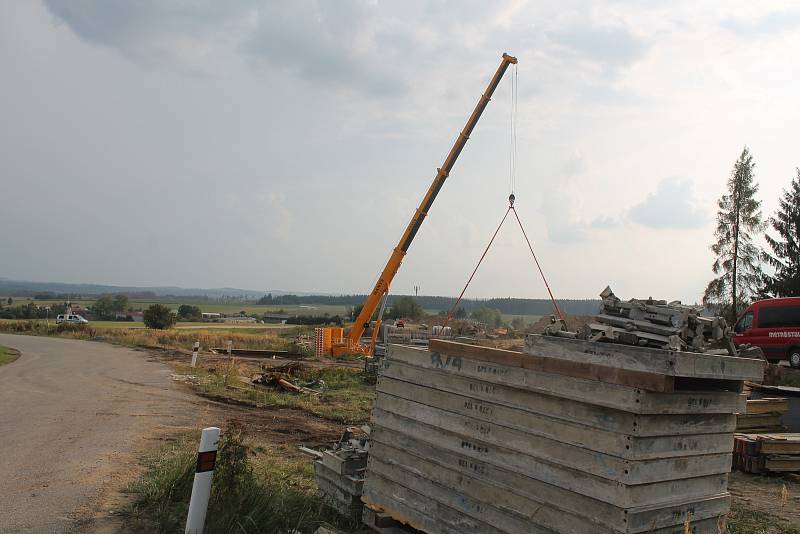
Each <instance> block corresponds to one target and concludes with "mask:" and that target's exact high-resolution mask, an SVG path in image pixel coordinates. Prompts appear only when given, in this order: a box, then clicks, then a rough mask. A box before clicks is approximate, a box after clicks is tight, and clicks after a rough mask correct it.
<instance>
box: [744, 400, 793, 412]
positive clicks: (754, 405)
mask: <svg viewBox="0 0 800 534" xmlns="http://www.w3.org/2000/svg"><path fill="white" fill-rule="evenodd" d="M788 411H789V399H785V398H765V399H748V401H747V408H746V411H745V413H746V414H747V415H754V414H766V413H786V412H788Z"/></svg>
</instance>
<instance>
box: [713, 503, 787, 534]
mask: <svg viewBox="0 0 800 534" xmlns="http://www.w3.org/2000/svg"><path fill="white" fill-rule="evenodd" d="M724 534H800V527H798V526H796V525H791V524H789V523H788V522H787V521H785V520H783V519H781V518H779V517H776V516H774V515H771V514H767V513H764V512H757V511H755V510H749V509H747V508H745V507H744V506H742V505H741V504H738V503H736V502H734V504H733V507H732V509H731V513H730V515H729V516H728V525H727V529H726V530H725V531H724Z"/></svg>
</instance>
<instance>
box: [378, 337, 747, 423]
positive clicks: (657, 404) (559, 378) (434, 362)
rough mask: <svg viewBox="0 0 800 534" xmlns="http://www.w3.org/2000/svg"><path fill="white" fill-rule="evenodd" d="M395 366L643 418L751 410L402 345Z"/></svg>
mask: <svg viewBox="0 0 800 534" xmlns="http://www.w3.org/2000/svg"><path fill="white" fill-rule="evenodd" d="M392 361H398V362H402V363H408V364H412V365H416V366H418V367H422V368H425V369H431V370H441V371H443V372H446V373H450V374H453V375H458V376H463V377H467V378H476V379H478V380H482V381H485V382H490V383H493V384H500V385H505V386H510V387H517V388H522V389H526V390H529V391H536V392H539V393H544V394H548V395H554V396H557V397H564V398H568V399H572V400H577V401H581V402H586V403H589V404H595V405H599V406H606V407H609V408H616V409H619V410H624V411H629V412H632V413H639V414H693V413H735V412H737V411H743V410H744V405H745V397H743V396H741V395H739V394H738V393H731V392H711V393H707V392H682V393H677V392H676V393H653V392H649V391H644V390H641V389H639V388H636V387H629V386H620V385H618V384H607V383H604V382H598V381H595V380H587V379H583V378H574V377H569V376H563V375H558V374H553V373H544V372H540V371H532V370H530V369H521V368H518V367H508V366H504V365H500V364H489V363H487V362H484V361H481V360H476V359H472V358H467V357H464V356H456V357H450V358H449V359H448V358H447V357H442V356H441V355H440V354H438V353H432V352H428V351H427V350H425V349H419V348H414V347H404V346H401V345H390V346H389V354H388V356H387V358H386V359H385V361H384V365H387V364H390V363H391V362H392Z"/></svg>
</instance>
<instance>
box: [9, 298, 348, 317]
mask: <svg viewBox="0 0 800 534" xmlns="http://www.w3.org/2000/svg"><path fill="white" fill-rule="evenodd" d="M12 299H13V301H14V303H13V306H18V305H24V304H28V303H29V302H33V303H34V304H36V305H37V306H47V305H61V304H63V301H50V300H33V299H30V298H25V297H12ZM94 302H95V299H82V300H73V301H71V303H72V304H80V305H81V306H82V307H84V308H86V307H89V306H91V305H92V304H94ZM151 304H163V305H164V306H167V307H169V308H172V309H174V310H177V309H178V307H179V306H180V305H181V304H191V305H192V306H197V307H199V308H200V309H201V310H202V311H204V312H209V313H224V314H230V315H236V314H238V313H239V312H240V311H244V312H245V313H258V314H263V313H277V312H278V311H280V310H283V313H286V314H289V315H325V314H326V313H327V314H328V315H344V314H346V313H347V308H348V306H340V305H332V304H309V305H302V306H301V305H297V306H290V305H285V306H279V305H271V306H260V305H257V304H244V303H241V302H240V303H222V302H216V301H207V302H202V301H196V300H193V299H187V300H180V299H158V298H155V299H131V300H129V301H128V307H129V308H133V309H142V310H144V309H147V308H148V307H149V306H150V305H151ZM52 313H53V314H54V315H58V313H61V312H57V311H55V310H54V311H53V312H52Z"/></svg>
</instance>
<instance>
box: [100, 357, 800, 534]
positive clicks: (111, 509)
mask: <svg viewBox="0 0 800 534" xmlns="http://www.w3.org/2000/svg"><path fill="white" fill-rule="evenodd" d="M145 352H146V353H147V355H148V359H149V360H151V361H154V362H155V361H157V362H162V363H166V364H168V365H170V366H173V367H175V366H178V365H185V364H186V363H187V362H188V361H189V359H190V357H191V355H190V353H188V352H184V351H174V350H170V351H167V350H163V351H154V350H147V351H145ZM201 358H202V359H203V361H204V363H205V364H208V365H211V366H214V365H217V366H220V367H221V366H222V365H223V364H224V363H225V362H226V357H225V356H217V355H211V354H202V355H201ZM240 359H241V360H244V361H246V362H247V363H248V364H252V365H253V366H255V367H258V366H261V365H263V366H267V367H271V366H279V365H283V364H286V363H289V362H292V361H294V360H288V359H282V358H276V359H267V360H264V359H260V358H240ZM303 363H304V365H308V366H312V367H315V366H338V367H346V368H361V367H362V366H363V363H362V362H359V361H349V362H348V361H336V362H325V361H315V360H304V361H303ZM176 385H177V386H178V387H179V389H181V390H184V391H185V392H186V393H194V392H195V390H194V389H193V388H192V386H191V385H190V384H185V383H178V384H176ZM195 398H196V399H197V405H198V407H202V408H201V409H202V410H203V417H202V419H203V420H204V421H216V422H218V423H215V424H219V425H221V426H223V427H227V426H229V425H231V424H236V425H237V426H239V427H241V428H242V429H244V430H245V431H246V433H247V434H248V435H249V436H251V437H252V438H253V439H254V441H256V442H258V443H263V444H265V445H266V446H268V447H269V448H270V450H271V451H272V452H270V454H283V455H286V456H287V457H293V458H297V457H299V456H301V453H300V452H299V451H298V450H297V447H298V446H299V445H305V446H308V447H312V448H317V447H320V446H326V445H329V444H330V443H332V442H333V441H335V440H337V439H338V438H339V436H340V435H341V433H342V431H343V430H344V428H345V426H346V425H344V424H343V423H341V422H338V421H331V420H328V419H326V418H324V417H319V416H315V415H313V414H311V413H308V412H307V411H303V410H300V409H296V408H286V407H253V406H247V405H243V404H238V403H236V402H226V401H224V400H212V399H207V398H203V397H199V396H195ZM170 439H171V438H170V436H169V435H163V436H158V435H156V436H152V437H150V438H148V440H147V443H146V444H145V446H143V447H141V448H139V450H140V451H141V453H142V454H146V452H147V451H156V450H158V448H160V447H163V446H164V445H165V442H166V441H168V440H170ZM141 469H142V468H141V466H140V465H131V467H130V469H129V470H127V471H126V472H124V473H120V474H119V475H118V477H117V478H116V480H114V483H113V486H115V487H116V488H117V490H121V489H122V488H124V487H125V485H126V484H127V483H129V482H130V481H131V480H133V479H134V478H135V477H137V476H139V475H140V474H141ZM729 489H730V492H731V494H732V496H733V499H734V508H736V507H739V508H744V509H746V510H752V511H756V512H763V513H767V514H771V515H773V516H775V517H778V518H780V519H781V520H783V521H786V522H787V523H788V524H790V525H792V526H800V506H799V505H800V484H798V483H796V482H794V481H791V480H788V479H785V478H783V477H772V476H770V477H767V476H755V475H750V474H745V473H740V472H735V473H732V474H731V476H730V483H729ZM128 498H130V497H129V496H127V495H125V494H123V493H120V492H119V491H117V492H110V493H108V494H107V498H106V499H105V500H104V501H103V502H100V503H95V506H93V508H94V510H95V511H96V512H97V513H96V515H95V517H94V519H93V521H92V522H91V524H85V525H84V526H86V527H89V528H87V529H86V530H88V531H92V532H100V533H106V532H118V531H120V529H121V525H120V523H119V521H118V520H117V518H116V515H115V510H116V509H119V508H120V507H121V506H122V505H124V504H125V502H126V500H127V499H128ZM764 532H765V533H767V534H771V533H772V532H782V531H781V530H764Z"/></svg>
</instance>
